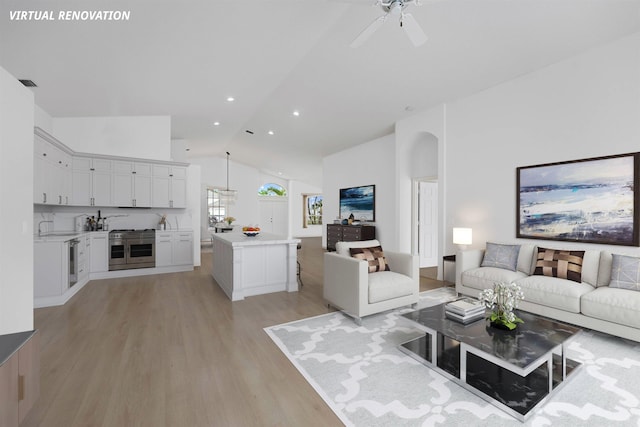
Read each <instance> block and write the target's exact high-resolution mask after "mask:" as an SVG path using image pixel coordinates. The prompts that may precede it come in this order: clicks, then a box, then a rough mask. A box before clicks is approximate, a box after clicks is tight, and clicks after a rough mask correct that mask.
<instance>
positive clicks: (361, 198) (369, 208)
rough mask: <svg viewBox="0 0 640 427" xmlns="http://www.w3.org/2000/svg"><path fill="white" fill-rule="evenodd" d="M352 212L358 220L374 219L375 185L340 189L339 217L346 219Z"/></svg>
mask: <svg viewBox="0 0 640 427" xmlns="http://www.w3.org/2000/svg"><path fill="white" fill-rule="evenodd" d="M352 214H353V217H354V219H356V220H358V221H375V220H376V186H375V185H363V186H361V187H351V188H341V189H340V218H343V219H346V218H349V216H350V215H352Z"/></svg>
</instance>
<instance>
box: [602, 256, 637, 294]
mask: <svg viewBox="0 0 640 427" xmlns="http://www.w3.org/2000/svg"><path fill="white" fill-rule="evenodd" d="M612 257H613V260H612V262H611V282H609V287H610V288H621V289H630V290H632V291H640V258H635V257H632V256H626V255H618V254H613V255H612Z"/></svg>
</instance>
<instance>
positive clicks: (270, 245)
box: [211, 233, 300, 301]
mask: <svg viewBox="0 0 640 427" xmlns="http://www.w3.org/2000/svg"><path fill="white" fill-rule="evenodd" d="M211 236H212V238H213V273H212V275H213V278H214V279H215V280H216V282H217V283H218V285H220V287H221V288H222V290H223V291H224V292H225V293H226V294H227V296H228V297H229V298H230V299H231V300H232V301H237V300H242V299H244V298H245V297H247V296H251V295H260V294H266V293H271V292H282V291H287V292H296V291H297V290H298V280H297V277H296V267H297V265H296V262H297V246H298V243H300V240H299V239H287V238H286V237H283V236H278V235H275V234H269V233H261V234H259V235H257V236H255V237H248V236H245V235H244V234H242V233H214V234H212V235H211Z"/></svg>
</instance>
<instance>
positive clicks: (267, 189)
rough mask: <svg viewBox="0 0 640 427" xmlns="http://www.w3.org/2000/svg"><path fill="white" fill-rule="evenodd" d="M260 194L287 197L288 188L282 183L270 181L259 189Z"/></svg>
mask: <svg viewBox="0 0 640 427" xmlns="http://www.w3.org/2000/svg"><path fill="white" fill-rule="evenodd" d="M258 195H260V196H275V197H287V189H286V188H284V187H283V186H282V185H278V184H274V183H271V182H268V183H266V184H264V185H263V186H262V187H260V189H259V190H258Z"/></svg>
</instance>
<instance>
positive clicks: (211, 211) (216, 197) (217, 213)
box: [207, 188, 228, 228]
mask: <svg viewBox="0 0 640 427" xmlns="http://www.w3.org/2000/svg"><path fill="white" fill-rule="evenodd" d="M227 205H228V203H226V201H225V198H224V197H223V196H221V195H220V193H219V191H218V189H217V188H207V213H208V216H209V227H210V228H212V227H215V226H216V224H217V223H219V222H222V221H223V220H224V217H226V216H227Z"/></svg>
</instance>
